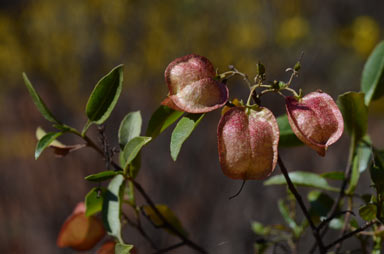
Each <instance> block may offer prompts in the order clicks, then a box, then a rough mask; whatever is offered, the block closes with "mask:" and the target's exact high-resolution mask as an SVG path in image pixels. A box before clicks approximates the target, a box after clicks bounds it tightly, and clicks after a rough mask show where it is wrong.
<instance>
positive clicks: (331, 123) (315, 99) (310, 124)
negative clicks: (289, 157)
mask: <svg viewBox="0 0 384 254" xmlns="http://www.w3.org/2000/svg"><path fill="white" fill-rule="evenodd" d="M285 107H286V109H287V115H288V120H289V124H290V125H291V128H292V130H293V132H294V133H295V134H296V136H297V137H298V138H299V139H300V140H301V141H303V143H304V144H306V145H308V146H309V147H311V148H312V149H313V150H315V151H316V152H317V153H318V154H320V155H321V156H325V152H326V151H327V149H328V147H329V146H330V145H332V144H333V143H335V142H336V141H337V140H338V139H339V138H340V136H341V135H342V134H343V130H344V120H343V116H342V114H341V112H340V110H339V108H338V107H337V105H336V103H335V102H334V101H333V99H332V97H331V96H329V95H328V94H326V93H323V92H322V91H317V92H312V93H310V94H307V95H306V96H304V97H303V98H301V99H300V100H299V101H298V100H296V99H295V98H294V97H287V98H286V103H285Z"/></svg>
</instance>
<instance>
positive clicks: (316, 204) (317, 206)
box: [308, 190, 334, 217]
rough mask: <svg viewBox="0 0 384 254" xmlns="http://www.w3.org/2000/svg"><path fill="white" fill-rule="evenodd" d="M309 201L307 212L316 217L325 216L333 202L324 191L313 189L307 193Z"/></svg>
mask: <svg viewBox="0 0 384 254" xmlns="http://www.w3.org/2000/svg"><path fill="white" fill-rule="evenodd" d="M308 201H309V203H310V205H311V206H310V209H309V213H310V214H311V215H313V216H317V217H325V216H327V214H328V212H329V211H330V210H331V208H332V205H333V203H334V201H333V199H332V198H331V197H330V196H329V195H327V194H326V193H324V192H321V191H318V190H314V191H311V192H310V193H308Z"/></svg>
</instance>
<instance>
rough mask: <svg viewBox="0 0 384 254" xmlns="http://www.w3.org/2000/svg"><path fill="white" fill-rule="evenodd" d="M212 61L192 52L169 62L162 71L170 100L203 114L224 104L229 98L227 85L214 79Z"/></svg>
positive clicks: (178, 106)
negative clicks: (163, 71)
mask: <svg viewBox="0 0 384 254" xmlns="http://www.w3.org/2000/svg"><path fill="white" fill-rule="evenodd" d="M215 75H216V73H215V69H214V67H213V65H212V64H211V62H210V61H209V60H208V59H207V58H205V57H203V56H199V55H195V54H191V55H187V56H184V57H180V58H177V59H175V60H174V61H172V62H171V63H170V64H169V65H168V67H167V69H166V70H165V81H166V83H167V85H168V89H169V99H171V100H172V102H173V103H174V104H175V106H176V108H179V109H181V110H183V111H185V112H189V113H205V112H209V111H212V110H215V109H217V108H220V107H222V106H224V104H225V103H226V102H227V100H228V96H229V95H228V88H227V86H226V85H225V84H223V83H220V82H219V81H217V80H215V79H214V78H215Z"/></svg>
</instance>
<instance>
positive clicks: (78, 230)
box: [57, 202, 105, 251]
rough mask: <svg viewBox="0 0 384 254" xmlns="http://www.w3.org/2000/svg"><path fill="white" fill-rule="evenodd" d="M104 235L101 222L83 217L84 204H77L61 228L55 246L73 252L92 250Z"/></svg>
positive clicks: (90, 217)
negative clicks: (73, 250)
mask: <svg viewBox="0 0 384 254" xmlns="http://www.w3.org/2000/svg"><path fill="white" fill-rule="evenodd" d="M104 235H105V230H104V227H103V224H102V222H101V221H100V220H99V219H98V218H96V217H94V216H89V217H87V216H86V215H85V204H84V203H83V202H81V203H78V204H77V206H76V208H75V210H74V211H73V212H72V214H71V215H70V216H69V217H68V218H67V220H66V221H65V222H64V224H63V226H62V227H61V230H60V233H59V236H58V238H57V245H58V246H59V247H61V248H64V247H70V248H72V249H75V250H79V251H80V250H89V249H92V248H93V247H94V246H95V245H96V244H97V243H98V242H99V241H100V240H101V239H102V238H103V237H104Z"/></svg>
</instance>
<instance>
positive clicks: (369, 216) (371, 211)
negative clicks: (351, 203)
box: [359, 204, 377, 221]
mask: <svg viewBox="0 0 384 254" xmlns="http://www.w3.org/2000/svg"><path fill="white" fill-rule="evenodd" d="M376 212H377V208H376V206H375V205H374V204H367V205H363V206H362V207H360V208H359V214H360V217H361V218H363V220H365V221H371V220H374V219H375V218H376Z"/></svg>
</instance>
